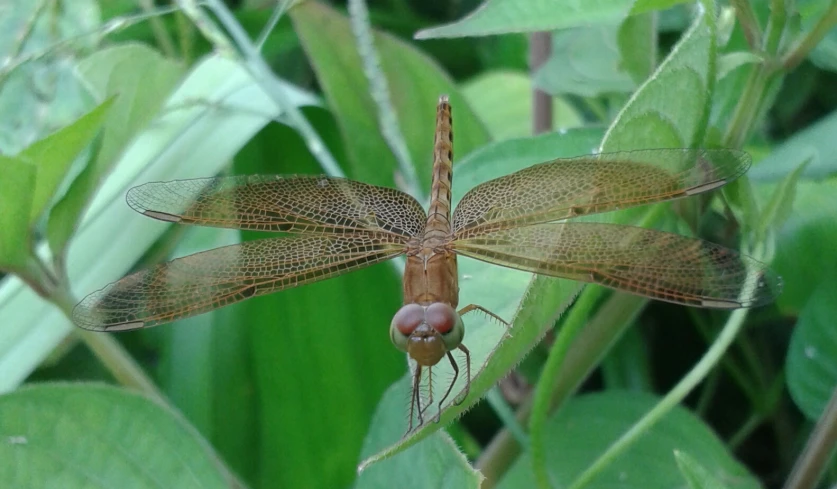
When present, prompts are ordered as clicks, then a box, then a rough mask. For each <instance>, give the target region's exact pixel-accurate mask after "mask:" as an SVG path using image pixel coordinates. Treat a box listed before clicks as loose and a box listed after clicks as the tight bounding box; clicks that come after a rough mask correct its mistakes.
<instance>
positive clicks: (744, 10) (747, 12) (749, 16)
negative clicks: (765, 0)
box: [730, 0, 763, 52]
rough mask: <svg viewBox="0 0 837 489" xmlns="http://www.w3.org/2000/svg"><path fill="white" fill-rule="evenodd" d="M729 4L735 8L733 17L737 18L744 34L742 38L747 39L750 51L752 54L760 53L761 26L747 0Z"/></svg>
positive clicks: (734, 1) (735, 0)
mask: <svg viewBox="0 0 837 489" xmlns="http://www.w3.org/2000/svg"><path fill="white" fill-rule="evenodd" d="M730 3H731V4H732V6H733V7H734V8H735V16H736V17H737V18H738V23H739V24H741V30H742V31H743V32H744V38H745V39H747V44H748V45H749V46H750V50H751V51H753V52H759V51H761V48H762V42H763V41H762V38H761V26H760V25H759V20H758V18H757V17H756V13H755V12H754V11H753V8H752V6H751V5H750V2H749V1H748V0H730Z"/></svg>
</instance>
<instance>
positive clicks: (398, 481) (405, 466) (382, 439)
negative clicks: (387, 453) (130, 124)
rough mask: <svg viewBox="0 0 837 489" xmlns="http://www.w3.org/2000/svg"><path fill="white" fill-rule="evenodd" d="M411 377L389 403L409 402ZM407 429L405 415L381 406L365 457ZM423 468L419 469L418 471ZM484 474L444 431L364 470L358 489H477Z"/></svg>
mask: <svg viewBox="0 0 837 489" xmlns="http://www.w3.org/2000/svg"><path fill="white" fill-rule="evenodd" d="M411 389H412V387H411V385H410V379H409V377H403V378H402V379H401V380H400V381H398V382H397V383H395V384H393V385H392V387H390V388H389V390H387V392H386V394H385V398H386V399H401V400H402V401H403V400H405V399H409V397H410V392H411ZM403 429H404V414H403V411H399V410H396V409H390V408H389V406H388V405H387V404H385V403H382V404H381V405H380V406H379V408H378V411H377V412H376V413H375V418H374V421H373V423H372V425H371V426H370V429H369V433H368V435H367V436H366V440H365V441H364V443H363V445H364V446H363V452H362V456H363V457H364V458H366V457H369V456H371V455H373V454H374V453H375V452H376V450H377V449H378V447H381V446H384V445H386V444H387V443H391V442H392V433H398V432H399V430H403ZM419 468H420V469H419ZM483 479H484V478H483V476H482V474H481V473H480V472H479V471H478V470H475V469H474V468H473V467H471V464H469V463H468V460H467V459H466V458H465V457H464V455H463V454H462V453H460V451H459V448H458V447H457V446H456V444H455V443H454V442H453V440H452V439H451V437H450V436H449V435H448V434H447V433H445V432H444V431H441V432H437V433H434V434H433V435H431V436H430V437H429V438H427V439H426V440H425V441H424V442H422V443H420V444H418V445H413V446H411V447H410V448H408V449H406V450H405V451H404V452H403V453H400V454H398V455H396V456H394V457H392V458H390V459H387V460H384V461H383V462H380V463H377V464H375V465H372V466H371V467H368V468H366V467H365V468H364V470H362V471H361V472H360V475H359V477H358V479H357V482H356V484H355V486H354V488H355V489H390V488H392V487H404V488H408V487H409V488H413V487H427V488H430V487H433V488H439V489H448V488H449V489H459V488H463V489H477V488H479V487H480V484H481V483H482V480H483Z"/></svg>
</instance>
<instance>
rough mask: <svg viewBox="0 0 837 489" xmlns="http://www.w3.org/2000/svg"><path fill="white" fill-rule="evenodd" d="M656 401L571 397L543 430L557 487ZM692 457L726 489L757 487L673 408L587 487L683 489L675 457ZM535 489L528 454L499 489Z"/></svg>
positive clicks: (708, 435) (609, 395)
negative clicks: (676, 454) (682, 453)
mask: <svg viewBox="0 0 837 489" xmlns="http://www.w3.org/2000/svg"><path fill="white" fill-rule="evenodd" d="M657 401H658V399H657V398H656V397H654V396H651V395H649V394H645V393H639V392H620V391H609V392H604V393H600V394H588V395H584V396H580V397H576V398H574V399H572V400H570V401H568V402H567V404H566V405H565V406H564V407H563V408H562V409H561V410H559V411H558V413H557V415H555V416H552V417H551V418H550V419H549V421H548V422H547V424H546V427H545V428H546V430H547V433H546V436H545V439H546V440H547V441H548V443H549V445H548V446H547V450H546V454H547V463H546V467H547V469H548V470H549V474H550V476H551V479H552V481H553V483H554V484H555V486H556V487H567V485H568V484H569V483H570V482H571V481H572V480H573V479H574V478H575V477H576V476H578V475H579V474H580V472H581V471H582V470H584V469H585V468H586V467H588V466H589V465H590V463H592V462H593V460H594V459H595V458H596V457H597V456H598V455H599V454H601V452H602V451H604V450H605V449H606V448H607V447H608V446H609V445H610V444H611V443H613V442H614V441H616V440H617V439H618V438H619V437H620V436H622V434H623V433H624V432H625V431H626V430H628V429H629V428H630V427H631V426H632V425H633V424H634V423H635V422H636V421H637V420H638V419H639V418H640V417H641V416H642V415H644V414H645V413H647V412H648V411H649V410H650V409H651V408H653V407H654V405H655V404H656V402H657ZM675 450H681V451H685V452H688V453H690V454H692V455H693V456H694V459H695V460H696V461H697V462H698V463H700V464H701V465H702V466H704V467H706V468H707V470H709V471H710V472H711V473H713V474H715V476H716V477H718V478H720V479H722V480H725V481H730V483H731V485H730V486H729V487H735V488H753V489H756V488H758V487H760V485H759V482H758V480H757V479H756V478H755V477H753V476H752V475H751V474H750V473H748V472H747V469H746V468H745V467H744V466H742V465H741V464H740V463H738V462H737V461H736V460H735V459H734V458H733V457H732V455H731V454H730V453H729V451H728V450H727V449H726V447H725V446H724V444H723V442H722V441H721V440H719V439H718V437H717V436H716V435H715V434H714V433H713V431H712V429H711V428H709V427H708V426H706V425H705V424H704V423H703V422H702V421H701V420H700V419H699V418H697V417H696V416H694V415H693V414H691V413H690V412H689V411H687V410H686V409H684V408H681V407H677V408H675V409H674V410H672V411H671V412H669V413H668V414H667V415H666V416H665V417H663V418H662V419H661V420H660V421H659V422H658V423H656V424H655V425H654V426H653V427H652V428H651V429H650V430H648V432H646V433H645V434H644V435H643V436H642V437H641V438H640V439H638V440H637V441H636V442H635V444H634V447H633V449H631V450H630V451H627V452H625V453H624V454H622V455H621V456H619V457H618V458H617V459H615V460H614V461H613V462H612V463H611V464H610V465H608V466H607V467H606V468H604V469H603V470H602V471H601V472H599V473H598V474H597V475H596V477H595V478H594V479H593V480H592V481H591V485H590V487H626V488H628V487H630V488H642V489H656V488H661V489H668V488H671V487H682V486H683V477H682V475H681V474H680V471H679V470H678V468H677V464H676V463H675V457H674V453H673V452H674V451H675ZM519 487H535V479H534V474H533V473H532V461H531V460H530V458H529V455H528V453H527V454H524V455H523V456H521V457H519V458H518V459H517V460H516V461H515V463H514V465H513V466H512V468H511V469H510V470H509V471H508V472H507V473H506V475H505V477H504V478H503V479H502V480H501V481H500V483H499V484H498V485H497V488H498V489H512V488H519Z"/></svg>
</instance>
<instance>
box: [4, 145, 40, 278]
mask: <svg viewBox="0 0 837 489" xmlns="http://www.w3.org/2000/svg"><path fill="white" fill-rule="evenodd" d="M36 172H37V169H36V168H35V166H34V165H32V164H31V163H30V162H29V161H27V160H26V159H24V158H20V157H10V156H3V155H0V182H3V191H2V192H0V270H11V269H14V268H20V267H23V265H24V264H25V263H26V258H27V257H28V256H29V251H30V246H31V243H32V234H31V233H32V229H31V227H30V224H29V214H30V213H31V208H32V194H33V191H34V188H35V175H36Z"/></svg>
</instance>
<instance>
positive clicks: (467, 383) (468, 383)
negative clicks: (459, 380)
mask: <svg viewBox="0 0 837 489" xmlns="http://www.w3.org/2000/svg"><path fill="white" fill-rule="evenodd" d="M457 348H459V349H460V350H462V353H464V354H465V390H463V391H462V394H461V395H460V396H456V397H457V398H456V399H454V400H453V403H454V404H456V405H457V406H458V405H460V404H462V402H463V401H464V400H465V398H466V397H468V394H469V393H470V392H471V350H469V349H468V348H467V347H466V346H465V345H463V344H460V345H459V346H458V347H457ZM448 355H449V356H450V353H448ZM450 361H451V363H453V357H452V356H451V357H450ZM454 370H456V367H454ZM457 373H459V371H458V370H457ZM454 380H456V377H454ZM451 386H453V384H451Z"/></svg>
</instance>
